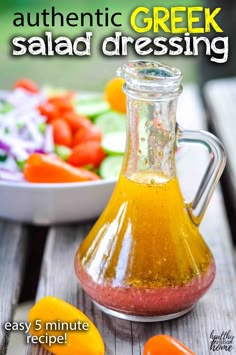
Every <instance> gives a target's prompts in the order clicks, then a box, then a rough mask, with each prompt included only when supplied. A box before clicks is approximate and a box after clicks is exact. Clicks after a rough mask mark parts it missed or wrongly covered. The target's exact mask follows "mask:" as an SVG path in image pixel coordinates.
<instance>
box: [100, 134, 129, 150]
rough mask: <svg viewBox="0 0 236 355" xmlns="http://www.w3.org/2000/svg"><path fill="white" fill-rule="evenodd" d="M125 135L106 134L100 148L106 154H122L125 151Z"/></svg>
mask: <svg viewBox="0 0 236 355" xmlns="http://www.w3.org/2000/svg"><path fill="white" fill-rule="evenodd" d="M125 143H126V133H125V132H116V133H109V134H107V135H106V136H105V137H104V138H103V140H102V148H103V149H104V150H105V152H107V154H111V155H117V154H123V153H124V151H125Z"/></svg>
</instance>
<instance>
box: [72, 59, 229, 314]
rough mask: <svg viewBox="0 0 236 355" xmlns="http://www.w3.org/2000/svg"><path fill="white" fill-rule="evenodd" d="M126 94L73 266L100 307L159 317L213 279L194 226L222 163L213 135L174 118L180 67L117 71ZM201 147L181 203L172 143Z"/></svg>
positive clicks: (134, 66) (137, 64)
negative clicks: (101, 191)
mask: <svg viewBox="0 0 236 355" xmlns="http://www.w3.org/2000/svg"><path fill="white" fill-rule="evenodd" d="M118 75H119V76H121V77H123V78H124V79H125V85H124V92H125V93H126V95H127V141H126V151H125V156H124V161H123V166H122V169H121V173H120V176H119V179H118V182H117V184H116V187H115V189H114V192H113V194H112V197H111V199H110V201H109V203H108V205H107V207H106V208H105V210H104V211H103V213H102V215H101V216H100V218H99V219H98V221H97V222H96V223H95V225H94V227H93V228H92V230H91V231H90V233H89V234H88V236H87V237H86V239H85V240H84V241H83V242H82V244H81V246H80V248H79V250H78V252H77V254H76V257H75V270H76V274H77V276H78V279H79V282H80V284H81V286H82V288H83V289H84V290H85V292H86V293H87V294H88V295H89V296H90V297H91V299H92V300H93V302H94V303H95V304H96V305H97V306H98V307H99V308H100V309H102V310H103V311H104V312H106V313H109V314H111V315H113V316H117V317H120V318H123V319H129V320H134V321H161V320H167V319H172V318H175V317H179V316H181V315H183V314H185V313H187V312H188V311H189V310H191V309H192V308H193V306H194V305H195V304H196V302H197V301H198V300H199V299H200V298H201V297H202V296H203V294H204V293H205V292H206V291H207V289H208V288H209V287H210V285H211V284H212V282H213V280H214V277H215V263H214V259H213V256H212V254H211V252H210V250H209V248H208V246H207V245H206V243H205V242H204V240H203V238H202V236H201V234H200V233H199V230H198V226H199V224H200V222H201V220H202V218H203V215H204V213H205V210H206V207H207V205H208V202H209V199H210V197H211V195H212V193H213V192H214V189H215V187H216V184H217V182H218V180H219V178H220V176H221V174H222V171H223V169H224V166H225V161H226V157H225V152H224V148H223V146H222V144H221V143H220V141H219V140H218V139H217V138H216V137H215V136H213V135H212V134H210V133H207V132H203V131H191V130H188V131H187V130H182V129H181V128H180V127H179V126H178V125H177V124H176V107H177V99H178V95H179V94H180V93H181V91H182V87H181V79H182V75H181V72H180V71H179V70H178V69H176V68H172V67H169V66H166V65H163V64H160V63H157V62H150V61H131V62H128V64H125V65H123V66H122V67H121V68H119V69H118ZM185 142H186V143H194V144H201V145H204V146H206V147H207V148H208V151H209V153H210V163H209V166H208V168H207V171H206V173H205V175H204V177H203V180H202V182H201V183H200V187H199V188H198V191H197V194H196V197H195V198H194V200H193V201H192V202H191V203H186V202H185V201H184V198H183V196H182V193H181V190H180V186H179V182H178V179H177V176H176V168H175V152H176V147H177V145H178V143H185Z"/></svg>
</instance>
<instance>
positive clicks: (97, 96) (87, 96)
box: [76, 92, 103, 106]
mask: <svg viewBox="0 0 236 355" xmlns="http://www.w3.org/2000/svg"><path fill="white" fill-rule="evenodd" d="M102 96H103V94H101V93H97V92H79V93H78V94H77V96H76V104H77V105H78V106H79V105H80V104H84V103H89V102H96V101H103V98H102Z"/></svg>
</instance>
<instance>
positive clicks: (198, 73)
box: [0, 0, 235, 90]
mask: <svg viewBox="0 0 236 355" xmlns="http://www.w3.org/2000/svg"><path fill="white" fill-rule="evenodd" d="M139 5H140V3H138V2H127V1H125V0H120V1H113V2H112V1H109V0H103V1H102V3H101V2H99V6H98V2H90V1H84V0H76V1H75V0H74V1H73V0H67V1H63V0H57V1H56V3H55V1H52V0H41V1H32V0H8V1H1V2H0V28H1V31H0V63H1V76H0V87H1V88H10V87H11V85H12V84H13V82H14V81H15V80H16V79H17V78H20V77H30V78H32V79H33V80H35V81H36V82H37V83H38V84H50V85H55V86H63V87H68V88H73V89H83V90H100V89H103V88H104V86H105V84H106V82H107V81H108V79H109V78H111V77H112V76H114V74H115V71H116V68H117V67H118V66H119V64H120V63H123V62H126V61H127V59H135V58H137V55H135V54H134V53H131V51H130V54H129V57H128V58H127V57H118V58H116V57H112V58H109V57H105V56H103V55H102V54H100V51H99V47H100V41H101V40H102V39H103V38H104V37H106V36H108V35H110V34H112V33H113V32H114V31H115V30H116V31H121V32H123V33H124V34H125V35H130V36H132V37H135V36H137V34H136V33H135V32H134V31H133V30H132V29H131V26H130V24H129V18H130V14H131V12H132V11H133V10H134V8H136V7H137V6H139ZM141 5H144V6H148V7H152V6H163V5H164V6H166V7H171V6H178V5H181V6H203V5H204V6H210V7H220V6H222V7H223V11H222V12H221V13H222V14H220V15H219V16H217V20H218V21H219V22H220V23H221V24H222V27H223V29H224V30H225V34H224V35H230V33H233V23H234V16H233V13H234V10H233V6H234V8H235V5H232V2H231V1H222V0H218V1H217V2H216V1H215V0H208V1H203V0H182V1H180V0H179V1H177V2H176V0H165V3H164V4H163V1H160V0H150V1H149V2H148V4H141ZM51 6H55V7H56V10H57V11H60V12H62V13H64V14H67V13H69V12H76V13H78V14H79V13H80V12H91V13H94V12H95V11H96V9H97V8H98V7H99V9H100V10H101V11H102V10H104V9H105V8H106V7H108V8H109V11H110V13H113V12H121V13H122V24H123V26H122V27H117V28H111V27H110V28H106V27H103V28H102V27H98V26H96V25H95V26H94V27H93V28H92V29H91V28H80V27H68V26H64V27H63V28H59V27H58V26H56V27H54V28H42V27H41V28H37V27H28V26H25V27H24V28H22V27H14V26H13V24H12V22H13V19H14V13H15V12H22V13H24V14H26V13H27V12H30V13H32V14H34V13H35V12H41V11H42V10H43V9H44V8H46V9H47V10H48V9H50V8H51ZM222 15H223V16H222ZM86 30H87V31H93V42H92V44H93V46H92V49H93V50H92V55H91V56H90V57H77V56H71V57H66V56H64V57H63V56H61V57H60V56H53V57H40V56H35V57H34V56H29V55H26V56H22V57H13V56H11V55H10V52H11V43H10V42H11V38H12V37H15V36H19V35H22V36H26V37H30V36H32V35H40V34H42V33H43V32H45V31H52V32H53V34H54V35H56V36H57V35H58V36H59V35H62V34H65V35H66V36H69V37H71V38H73V37H77V36H80V35H81V34H82V33H84V32H85V31H86ZM141 35H143V36H146V35H151V34H145V33H144V34H141ZM156 35H158V34H156ZM213 35H214V36H215V35H216V34H213ZM231 42H232V41H231ZM230 45H231V49H230V52H231V53H230V56H231V59H230V60H229V61H228V63H226V64H221V65H219V64H213V63H212V62H209V58H208V57H206V56H205V55H202V56H200V58H196V57H193V56H190V57H185V56H182V55H181V56H174V57H170V56H165V57H163V56H160V57H155V59H156V60H160V61H163V62H166V63H167V64H173V65H174V66H177V67H178V68H180V69H181V70H182V72H183V74H184V82H185V83H186V82H197V81H198V82H200V81H205V80H206V79H210V78H212V77H220V76H229V75H234V74H235V66H234V65H232V63H233V48H232V47H233V43H231V44H230ZM143 58H144V57H143ZM150 58H151V56H145V58H144V59H150ZM153 58H154V57H153Z"/></svg>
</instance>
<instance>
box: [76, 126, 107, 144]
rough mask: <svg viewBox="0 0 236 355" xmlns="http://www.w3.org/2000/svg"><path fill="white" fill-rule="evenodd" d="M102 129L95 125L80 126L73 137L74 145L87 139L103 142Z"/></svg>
mask: <svg viewBox="0 0 236 355" xmlns="http://www.w3.org/2000/svg"><path fill="white" fill-rule="evenodd" d="M101 139H102V131H101V130H100V128H98V127H96V126H94V125H91V126H90V125H88V126H85V127H82V128H80V129H79V130H78V131H77V132H76V133H75V135H74V137H73V146H75V145H78V144H80V143H83V142H87V141H98V142H101Z"/></svg>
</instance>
